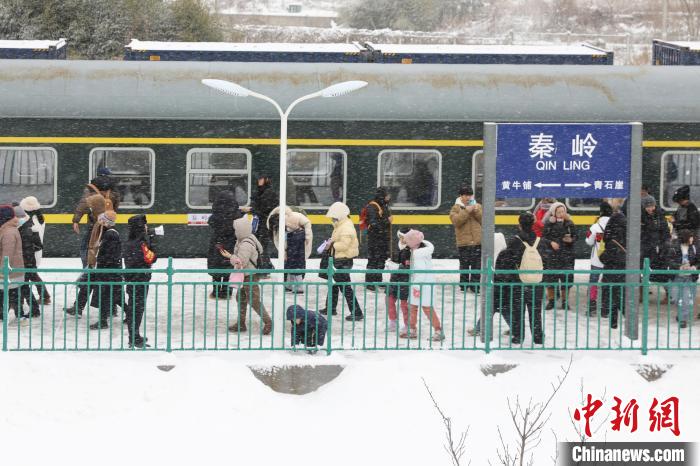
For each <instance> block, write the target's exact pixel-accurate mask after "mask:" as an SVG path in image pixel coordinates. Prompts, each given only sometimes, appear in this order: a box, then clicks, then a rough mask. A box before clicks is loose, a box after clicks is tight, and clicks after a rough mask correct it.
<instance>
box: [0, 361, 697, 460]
mask: <svg viewBox="0 0 700 466" xmlns="http://www.w3.org/2000/svg"><path fill="white" fill-rule="evenodd" d="M568 361H569V354H568V353H567V352H556V353H554V352H544V353H542V352H539V353H534V352H531V351H525V352H517V353H515V352H508V353H505V352H499V353H494V354H490V355H485V354H484V353H481V352H362V353H360V352H344V353H334V354H332V355H331V356H330V357H326V356H323V355H321V354H319V355H316V356H309V355H306V354H302V355H292V354H288V353H286V352H283V353H261V352H255V353H251V352H235V353H234V352H227V353H201V352H199V353H192V352H184V353H175V354H166V353H162V352H158V353H138V354H137V353H118V354H117V353H80V354H79V353H53V354H48V353H2V354H0V374H2V375H3V395H4V399H5V400H6V402H5V403H3V408H2V410H1V411H0V439H2V441H0V442H1V443H0V444H1V445H2V450H3V453H2V457H3V464H8V465H10V464H12V465H39V464H71V465H76V466H79V465H93V464H100V465H103V466H111V465H119V466H122V465H125V464H144V465H170V464H178V465H179V464H197V465H213V464H242V465H243V464H260V465H278V464H285V465H290V466H292V465H308V464H333V465H349V466H356V465H360V464H368V465H383V464H386V465H389V464H392V465H393V464H396V465H407V466H408V465H449V464H451V463H450V460H449V458H448V456H447V454H446V453H445V451H444V450H443V447H442V445H443V443H444V428H443V425H442V421H441V419H440V418H439V417H438V414H437V413H436V411H435V409H434V407H433V406H432V403H431V401H430V399H429V397H428V395H427V393H426V391H425V388H424V386H423V382H422V380H421V378H424V379H425V381H426V382H427V383H428V384H429V386H430V388H431V390H432V392H433V394H434V396H435V397H436V399H437V400H438V402H439V403H440V406H441V408H442V409H443V410H444V411H445V413H446V415H448V416H450V417H451V418H452V421H453V423H454V429H455V430H456V431H457V432H460V431H461V430H463V429H466V428H467V427H470V429H469V434H468V436H467V440H466V454H465V457H464V460H463V462H462V464H468V460H471V464H472V465H486V464H488V461H491V463H492V464H500V463H498V459H497V454H496V450H497V448H498V446H499V441H498V432H497V427H499V426H500V428H501V430H502V432H503V435H504V438H505V439H506V442H509V443H510V442H512V441H513V440H514V430H513V426H512V425H511V424H510V422H511V421H510V418H509V415H508V408H507V399H508V398H510V399H511V401H514V399H515V396H517V395H519V396H520V398H521V400H527V399H529V398H530V397H533V399H534V401H544V399H545V398H546V397H547V396H548V395H549V393H550V390H551V388H550V383H551V382H554V381H556V377H557V376H558V375H560V374H561V369H560V367H561V366H562V365H563V366H566V365H568ZM638 363H646V364H659V365H667V364H671V365H672V367H671V368H670V370H669V371H668V372H667V373H666V374H665V375H664V376H663V377H662V378H661V379H660V380H657V381H655V382H647V381H646V380H645V379H643V378H642V377H641V376H640V375H638V374H637V373H636V372H635V368H634V367H633V365H634V364H638ZM158 364H172V365H175V368H174V369H173V370H172V371H171V372H167V373H166V372H162V371H160V370H158V369H157V368H156V365H158ZM250 364H255V365H263V366H280V365H285V364H341V365H344V366H346V367H345V370H344V371H343V372H342V373H341V374H340V376H338V378H336V379H335V380H334V381H332V382H331V383H329V384H327V385H325V386H323V387H321V388H320V389H319V390H318V391H316V392H313V393H311V394H308V395H304V396H298V395H286V394H280V393H276V392H273V391H272V390H271V389H270V388H268V387H266V386H264V385H263V384H262V383H261V382H259V381H258V380H257V379H255V378H254V377H253V375H252V374H251V372H250V371H249V369H248V368H247V365H250ZM485 364H517V367H515V368H514V369H513V370H511V371H510V372H507V373H504V374H498V375H496V376H485V375H483V374H482V372H481V371H480V369H481V367H482V365H485ZM697 370H698V363H697V356H696V355H695V354H689V353H687V352H684V353H669V352H666V353H655V354H653V355H650V356H646V357H643V356H641V355H639V354H637V353H630V352H626V353H621V352H597V353H580V352H577V353H575V354H574V357H573V363H572V366H571V371H570V374H569V376H568V377H567V379H566V382H565V383H564V385H563V386H562V389H561V391H560V392H559V393H558V394H557V396H556V397H555V398H554V400H553V402H552V404H551V407H550V409H549V412H550V413H551V414H552V417H551V419H550V420H549V422H548V423H547V425H546V426H545V428H544V430H543V433H542V443H541V445H540V446H539V447H537V448H536V449H534V450H533V451H532V453H533V455H534V457H533V459H534V464H535V465H550V464H553V461H552V459H551V458H552V457H553V456H555V447H556V444H555V436H554V435H555V434H556V438H557V439H558V440H559V441H563V440H569V441H576V440H577V435H576V431H575V429H574V426H573V424H572V421H571V415H570V413H571V412H573V410H574V409H576V408H578V407H581V406H582V404H581V401H580V400H581V391H582V387H583V392H584V393H590V394H592V395H593V397H594V398H603V397H604V399H605V401H604V406H603V407H602V408H601V409H600V410H599V412H598V413H596V415H595V416H594V418H593V425H594V427H595V426H598V425H602V428H601V429H600V430H598V432H597V433H596V434H595V435H594V437H593V439H592V440H598V441H602V440H607V441H608V442H612V441H626V440H632V441H636V442H646V441H677V440H681V441H697V440H698V439H699V437H700V424H699V423H698V422H697V421H696V417H697V416H696V415H693V414H692V413H698V412H700V393H699V392H698V390H697V384H696V383H694V382H695V380H696V378H697ZM614 396H617V397H619V398H621V399H622V400H623V402H624V403H625V404H626V403H627V401H629V400H630V399H632V398H635V399H636V400H637V401H638V403H639V413H638V422H639V426H638V430H637V432H635V433H633V434H631V433H629V428H627V427H625V426H624V425H623V427H622V432H613V431H612V427H611V424H610V422H611V421H612V418H613V415H612V407H613V406H614V401H613V397H614ZM669 396H677V397H678V398H679V400H680V410H679V421H680V430H681V435H680V437H675V436H674V435H673V434H672V433H670V432H669V431H668V430H667V429H665V430H663V431H661V432H649V414H648V410H649V407H650V405H651V403H652V400H653V399H654V397H656V398H657V399H658V400H659V401H662V400H665V399H666V398H667V397H669ZM606 418H607V420H606ZM511 446H512V444H511ZM640 446H644V444H643V443H640Z"/></svg>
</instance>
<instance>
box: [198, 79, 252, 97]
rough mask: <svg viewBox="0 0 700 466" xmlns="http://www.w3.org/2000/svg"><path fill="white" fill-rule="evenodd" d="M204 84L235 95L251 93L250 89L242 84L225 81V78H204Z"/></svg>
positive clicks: (240, 95)
mask: <svg viewBox="0 0 700 466" xmlns="http://www.w3.org/2000/svg"><path fill="white" fill-rule="evenodd" d="M202 84H204V85H205V86H208V87H211V88H212V89H214V90H216V91H219V92H221V93H223V94H228V95H232V96H234V97H248V96H249V95H250V94H251V91H250V90H249V89H246V88H245V87H243V86H241V85H240V84H236V83H232V82H231V81H224V80H223V79H202Z"/></svg>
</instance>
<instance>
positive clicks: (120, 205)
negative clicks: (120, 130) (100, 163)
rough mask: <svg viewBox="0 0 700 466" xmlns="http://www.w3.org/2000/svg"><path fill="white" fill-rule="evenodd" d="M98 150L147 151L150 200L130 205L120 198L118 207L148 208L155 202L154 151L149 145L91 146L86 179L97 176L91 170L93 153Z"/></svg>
mask: <svg viewBox="0 0 700 466" xmlns="http://www.w3.org/2000/svg"><path fill="white" fill-rule="evenodd" d="M98 150H104V151H107V150H113V151H116V150H132V151H143V152H148V153H149V154H150V155H151V173H150V178H151V202H150V203H149V204H148V205H141V206H138V205H131V204H124V201H123V199H120V200H119V201H120V202H119V208H120V209H139V210H143V209H150V208H151V207H153V204H154V203H155V200H156V152H155V151H154V150H153V149H151V148H150V147H93V148H92V149H90V154H89V156H88V163H89V174H90V177H89V179H88V182H89V180H92V179H93V178H95V176H97V173H96V171H93V163H92V162H93V158H94V155H95V152H96V151H98Z"/></svg>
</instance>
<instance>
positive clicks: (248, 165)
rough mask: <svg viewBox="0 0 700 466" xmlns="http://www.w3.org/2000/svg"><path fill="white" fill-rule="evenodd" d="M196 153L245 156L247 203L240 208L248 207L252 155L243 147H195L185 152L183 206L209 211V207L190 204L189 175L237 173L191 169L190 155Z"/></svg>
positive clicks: (235, 171)
mask: <svg viewBox="0 0 700 466" xmlns="http://www.w3.org/2000/svg"><path fill="white" fill-rule="evenodd" d="M196 152H213V153H219V154H222V153H223V154H245V155H246V171H247V172H248V201H247V202H246V203H245V204H240V207H247V206H249V205H250V199H251V193H252V191H251V190H252V187H251V183H252V182H253V154H252V152H251V151H250V150H248V149H245V148H243V147H232V148H227V147H212V148H209V147H195V148H192V149H190V150H188V151H187V157H186V164H187V165H186V168H185V204H186V205H187V207H189V208H190V209H203V210H204V209H206V210H211V206H210V205H208V206H202V205H194V204H190V174H191V173H221V174H226V173H237V170H231V169H228V168H221V169H219V168H214V169H204V168H191V167H190V161H191V159H192V154H194V153H196Z"/></svg>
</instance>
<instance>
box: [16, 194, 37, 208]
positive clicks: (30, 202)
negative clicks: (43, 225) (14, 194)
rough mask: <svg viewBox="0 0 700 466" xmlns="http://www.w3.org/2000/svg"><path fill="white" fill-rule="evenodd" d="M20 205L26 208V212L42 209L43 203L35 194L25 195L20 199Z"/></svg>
mask: <svg viewBox="0 0 700 466" xmlns="http://www.w3.org/2000/svg"><path fill="white" fill-rule="evenodd" d="M19 205H20V207H22V208H23V209H24V211H25V212H34V211H35V210H39V209H41V204H39V200H38V199H37V198H36V197H34V196H28V197H25V198H24V199H22V200H21V201H20V203H19Z"/></svg>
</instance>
